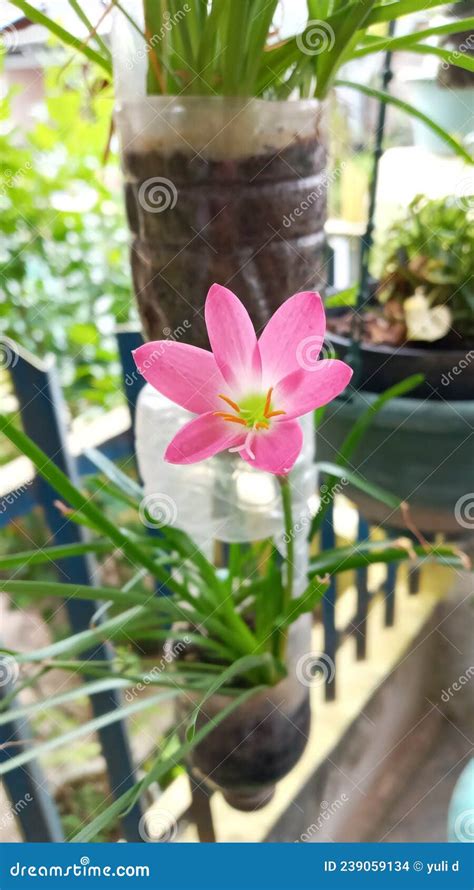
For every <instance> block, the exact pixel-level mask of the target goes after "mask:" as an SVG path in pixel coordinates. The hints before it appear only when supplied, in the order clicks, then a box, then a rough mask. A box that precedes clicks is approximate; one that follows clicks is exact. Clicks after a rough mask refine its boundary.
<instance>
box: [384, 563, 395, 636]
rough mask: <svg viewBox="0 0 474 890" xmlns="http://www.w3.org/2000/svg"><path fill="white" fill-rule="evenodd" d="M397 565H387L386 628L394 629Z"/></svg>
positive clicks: (385, 590) (385, 586) (385, 587)
mask: <svg viewBox="0 0 474 890" xmlns="http://www.w3.org/2000/svg"><path fill="white" fill-rule="evenodd" d="M397 569H398V566H397V563H395V562H390V563H388V564H387V575H386V577H385V584H384V592H385V626H386V627H393V625H394V624H395V590H396V584H397Z"/></svg>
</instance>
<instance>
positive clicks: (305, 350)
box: [296, 334, 333, 371]
mask: <svg viewBox="0 0 474 890" xmlns="http://www.w3.org/2000/svg"><path fill="white" fill-rule="evenodd" d="M332 355H333V352H332V349H331V346H330V345H329V344H327V343H326V344H325V342H324V334H311V335H310V336H309V337H305V338H304V339H303V340H300V342H299V343H298V346H297V347H296V361H297V362H298V364H299V366H300V368H302V369H303V371H320V370H321V369H324V365H323V364H321V361H322V359H327V358H331V357H332Z"/></svg>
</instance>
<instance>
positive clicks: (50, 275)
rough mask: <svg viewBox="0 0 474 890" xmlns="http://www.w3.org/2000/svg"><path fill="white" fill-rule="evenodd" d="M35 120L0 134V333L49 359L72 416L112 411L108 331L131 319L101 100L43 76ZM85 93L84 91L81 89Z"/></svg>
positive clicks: (105, 100) (7, 125) (113, 371)
mask: <svg viewBox="0 0 474 890" xmlns="http://www.w3.org/2000/svg"><path fill="white" fill-rule="evenodd" d="M46 77H47V84H46V96H47V98H46V99H45V107H44V119H43V120H41V121H40V122H38V123H37V124H36V125H35V126H34V127H33V128H32V129H31V130H30V131H28V132H23V131H21V132H20V131H19V130H18V129H15V128H14V127H13V125H12V123H11V119H10V107H9V101H8V99H6V100H4V101H3V103H2V120H3V123H4V126H3V129H2V133H1V135H0V157H1V160H0V207H1V214H0V232H1V240H2V244H1V249H0V334H5V335H8V336H10V337H11V338H13V339H14V340H17V341H19V342H20V343H21V344H22V345H23V346H24V347H26V348H27V349H29V350H30V351H31V352H32V353H33V354H34V355H35V356H38V357H43V356H45V355H46V354H48V353H49V352H53V353H54V354H55V355H56V356H57V358H58V364H59V370H60V374H61V378H62V383H63V385H64V387H65V393H66V397H67V401H68V403H69V406H70V408H71V409H72V411H73V413H75V414H76V413H78V412H79V411H80V410H83V409H84V408H87V407H90V406H91V405H94V404H96V405H100V406H107V407H109V406H110V405H112V404H114V403H116V401H117V398H118V394H119V390H120V383H119V380H120V378H119V365H118V360H117V351H116V345H115V340H114V337H113V328H114V325H115V323H116V322H123V321H127V320H129V318H130V316H131V315H133V313H134V304H133V301H132V299H131V283H130V273H129V267H128V257H127V240H128V235H127V230H126V226H125V221H124V215H123V204H122V194H121V186H120V177H119V173H118V167H117V161H116V157H113V156H112V157H109V160H108V163H107V165H106V166H104V164H103V155H104V149H105V146H106V144H107V139H108V130H109V126H110V112H111V97H110V94H109V95H107V93H104V94H103V93H101V94H99V95H93V94H91V93H88V91H87V81H84V77H83V74H82V72H81V71H80V70H79V69H78V68H77V66H76V67H75V68H70V67H69V68H68V69H67V71H66V72H65V73H64V74H63V75H62V76H61V77H58V70H57V69H50V70H49V71H48V72H47V75H46ZM85 87H86V88H85Z"/></svg>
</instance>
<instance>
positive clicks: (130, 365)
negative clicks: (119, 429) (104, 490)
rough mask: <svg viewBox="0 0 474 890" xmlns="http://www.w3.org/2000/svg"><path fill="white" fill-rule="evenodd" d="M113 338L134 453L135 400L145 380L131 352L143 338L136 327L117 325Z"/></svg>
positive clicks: (141, 342)
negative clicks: (116, 348) (128, 413)
mask: <svg viewBox="0 0 474 890" xmlns="http://www.w3.org/2000/svg"><path fill="white" fill-rule="evenodd" d="M115 336H116V339H117V345H118V351H119V356H120V362H121V364H122V379H123V391H124V394H125V399H126V401H127V405H128V407H129V409H130V418H131V422H132V425H131V430H130V437H131V447H132V452H134V451H135V447H134V438H133V436H134V431H135V415H136V410H137V399H138V396H139V394H140V390H141V389H142V387H143V386H144V385H145V379H144V377H142V375H141V374H140V373H139V372H138V369H137V366H136V365H135V362H134V360H133V356H132V351H133V350H134V349H138V347H139V346H142V344H143V337H142V335H141V331H140V329H139V328H138V327H131V326H130V325H119V327H118V328H117V330H116V332H115Z"/></svg>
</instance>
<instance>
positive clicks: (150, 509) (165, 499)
mask: <svg viewBox="0 0 474 890" xmlns="http://www.w3.org/2000/svg"><path fill="white" fill-rule="evenodd" d="M138 515H139V517H140V520H141V522H142V523H143V525H146V527H147V528H162V527H163V526H164V525H173V523H175V522H176V519H177V518H178V508H177V506H176V503H175V501H174V500H173V498H171V497H170V496H169V495H168V494H164V493H163V492H161V491H157V492H154V493H153V494H147V495H146V496H145V497H144V498H143V500H142V501H141V502H140V506H139V508H138Z"/></svg>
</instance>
